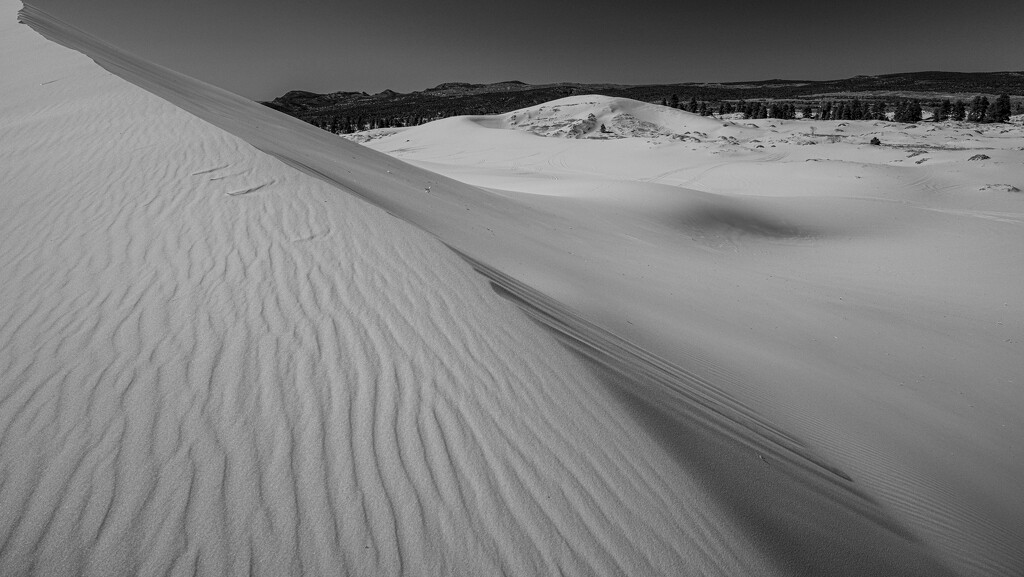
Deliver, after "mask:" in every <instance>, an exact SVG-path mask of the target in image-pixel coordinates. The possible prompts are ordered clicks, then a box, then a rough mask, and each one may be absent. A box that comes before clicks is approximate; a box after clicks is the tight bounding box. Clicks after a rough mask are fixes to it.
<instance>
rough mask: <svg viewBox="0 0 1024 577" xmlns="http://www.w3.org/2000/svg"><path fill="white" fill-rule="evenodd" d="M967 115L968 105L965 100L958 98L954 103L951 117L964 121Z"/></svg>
mask: <svg viewBox="0 0 1024 577" xmlns="http://www.w3.org/2000/svg"><path fill="white" fill-rule="evenodd" d="M966 117H967V105H966V104H964V101H963V100H957V101H956V102H954V103H953V114H952V116H951V118H952V119H953V120H956V121H962V120H963V119H964V118H966Z"/></svg>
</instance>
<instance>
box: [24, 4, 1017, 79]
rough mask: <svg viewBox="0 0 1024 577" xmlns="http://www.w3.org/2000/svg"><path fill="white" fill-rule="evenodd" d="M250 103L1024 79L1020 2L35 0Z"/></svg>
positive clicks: (86, 26) (117, 42)
mask: <svg viewBox="0 0 1024 577" xmlns="http://www.w3.org/2000/svg"><path fill="white" fill-rule="evenodd" d="M30 1H31V3H32V4H33V5H35V6H37V7H39V8H43V9H45V10H48V11H49V12H51V13H52V14H54V15H56V16H58V17H60V18H63V19H64V20H67V21H68V22H70V23H72V24H75V25H77V26H79V27H80V28H83V29H85V30H87V31H89V32H92V33H94V34H96V35H98V36H101V37H103V38H105V39H107V40H108V41H110V42H111V43H113V44H116V45H119V46H121V47H123V48H126V49H129V50H131V51H133V52H136V53H138V54H140V55H142V56H144V57H146V58H149V59H151V60H154V61H156V62H158V63H160V64H164V65H166V66H169V67H171V68H174V69H176V70H179V71H181V72H184V73H186V74H190V75H192V76H195V77H197V78H200V79H202V80H205V81H207V82H211V83H213V84H216V85H218V86H221V87H223V88H227V89H228V90H232V91H234V92H237V93H239V94H241V95H243V96H247V97H250V98H255V99H270V98H272V97H274V96H278V95H280V94H283V93H284V92H286V91H288V90H293V89H298V90H310V91H314V92H331V91H335V90H354V91H367V92H378V91H381V90H384V89H385V88H390V89H393V90H398V91H401V92H408V91H411V90H421V89H423V88H428V87H431V86H435V85H437V84H440V83H441V82H498V81H502V80H522V81H524V82H529V83H533V84H536V83H545V82H559V81H570V82H617V83H624V84H648V83H661V82H705V81H707V82H711V81H732V80H763V79H769V78H787V79H810V80H823V79H832V78H845V77H849V76H853V75H856V74H887V73H891V72H911V71H920V70H948V71H996V70H1024V50H1022V49H1021V45H1020V40H1021V38H1022V37H1024V9H1022V7H1021V6H1020V0H990V1H987V2H984V3H977V4H971V3H961V4H959V5H958V7H957V8H952V7H950V4H948V3H943V2H935V1H934V0H909V1H899V0H892V1H889V2H881V1H878V0H864V1H856V0H845V1H842V2H840V1H835V0H817V1H809V0H798V1H795V2H788V3H784V4H783V3H780V2H770V1H764V0H761V1H752V0H734V1H728V0H726V1H724V2H709V1H704V2H687V1H681V0H676V1H671V2H670V1H658V0H655V1H652V0H639V1H637V0H634V1H627V0H619V1H608V0H598V1H594V2H575V3H569V2H564V1H560V0H547V1H545V0H520V1H517V2H509V1H505V2H495V1H493V0H477V1H475V2H467V1H464V0H430V1H420V2H415V1H408V0H404V1H399V0H362V1H348V0H346V1H327V0H291V1H285V0H275V1H271V0H202V1H200V0H30Z"/></svg>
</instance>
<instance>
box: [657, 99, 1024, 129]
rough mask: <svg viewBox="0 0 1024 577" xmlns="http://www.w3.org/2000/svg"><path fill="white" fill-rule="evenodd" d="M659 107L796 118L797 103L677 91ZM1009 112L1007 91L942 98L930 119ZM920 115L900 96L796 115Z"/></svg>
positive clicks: (824, 105)
mask: <svg viewBox="0 0 1024 577" xmlns="http://www.w3.org/2000/svg"><path fill="white" fill-rule="evenodd" d="M661 104H662V106H669V107H671V108H677V109H680V110H685V111H687V112H692V113H695V114H700V115H701V116H710V115H712V114H718V115H719V116H721V115H724V114H733V113H742V114H743V118H754V119H757V118H777V119H780V120H789V119H794V118H797V110H798V108H797V105H796V104H793V103H789V102H765V101H763V100H762V101H757V102H747V101H744V100H740V101H739V102H737V103H733V102H729V101H723V102H718V103H712V102H705V101H698V100H697V97H696V96H691V97H690V100H689V102H682V101H681V100H680V99H679V95H678V94H673V95H672V96H671V97H668V98H662V99H661ZM1016 111H1017V113H1018V114H1020V113H1024V103H1021V102H1018V103H1017V108H1016ZM1012 114H1013V106H1012V103H1011V101H1010V96H1009V95H1008V94H1005V93H1004V94H1000V95H999V96H998V97H997V98H996V99H995V101H994V102H989V100H988V97H987V96H975V97H974V98H973V99H972V100H971V101H970V102H964V101H963V100H956V101H955V102H954V101H950V100H949V99H945V100H943V101H941V102H940V103H938V104H937V105H936V106H935V107H934V108H933V109H932V118H931V120H933V121H935V122H942V121H944V120H958V121H964V120H966V121H968V122H1007V121H1009V120H1010V116H1011V115H1012ZM923 116H924V109H923V107H922V105H921V101H920V100H917V99H902V100H897V101H896V102H895V103H892V105H891V108H890V104H889V103H887V102H885V101H883V100H878V101H875V102H866V101H861V100H860V99H859V98H852V99H850V100H845V101H825V102H821V103H820V104H819V105H818V106H816V107H813V106H811V105H810V104H804V105H803V106H802V108H800V117H802V118H812V119H815V120H892V121H894V122H904V123H915V122H921V120H922V117H923Z"/></svg>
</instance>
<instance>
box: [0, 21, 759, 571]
mask: <svg viewBox="0 0 1024 577" xmlns="http://www.w3.org/2000/svg"><path fill="white" fill-rule="evenodd" d="M15 10H16V6H15V5H14V3H13V2H9V1H4V2H3V10H2V12H3V18H2V22H3V23H2V27H0V59H2V60H0V71H2V72H0V83H2V84H0V94H2V95H3V98H2V101H0V133H2V134H3V139H2V142H0V182H2V183H3V184H2V189H0V194H2V197H0V206H2V207H3V209H2V211H0V238H2V239H3V241H2V242H3V245H2V251H0V271H2V272H0V511H2V512H3V513H2V515H0V574H3V575H30V574H34V575H73V574H87V575H118V574H123V575H163V574H171V575H191V574H203V575H226V574H234V575H241V574H262V575H287V574H292V575H300V574H306V575H316V574H332V575H336V574H342V573H349V574H353V575H387V574H411V575H416V574H421V575H439V574H464V575H494V574H499V573H502V572H504V573H509V574H521V575H531V574H553V573H556V572H558V571H562V572H564V573H567V574H623V573H625V574H659V573H660V574H695V573H719V574H723V575H736V574H752V573H761V572H767V573H772V572H775V571H777V568H776V567H775V566H774V565H773V563H774V562H773V561H772V559H771V557H770V556H769V555H767V553H766V552H765V551H763V550H762V549H761V548H759V547H757V546H755V545H754V544H753V543H751V542H750V540H749V538H748V537H747V536H746V534H745V532H743V531H742V530H741V527H740V525H739V524H738V523H737V522H736V521H734V520H732V518H733V516H732V515H730V514H728V512H726V511H724V510H723V507H722V506H721V505H718V504H717V503H716V502H715V500H714V499H712V498H711V496H709V492H708V491H707V490H706V488H703V487H702V486H701V485H702V483H701V482H700V481H699V479H697V478H696V476H695V475H694V474H692V473H690V472H688V471H687V470H686V469H685V468H683V467H682V466H681V465H680V464H679V463H678V462H677V460H676V459H674V458H673V456H672V455H671V454H670V453H669V452H668V451H666V450H664V449H663V448H661V446H660V445H659V444H658V443H657V442H656V441H655V439H654V438H653V437H652V435H651V434H650V433H649V432H647V431H646V430H645V429H644V428H642V427H641V426H640V425H639V424H638V422H637V420H636V419H634V418H633V417H632V416H631V415H630V414H629V413H628V412H627V411H626V410H625V409H624V408H622V407H621V406H619V403H618V402H617V400H616V399H615V398H614V397H613V396H612V395H611V394H610V393H609V392H608V391H607V389H606V388H605V387H604V386H603V385H601V384H600V383H599V382H598V379H597V375H596V374H595V373H594V372H593V371H592V370H591V369H589V368H587V367H586V366H584V365H583V364H582V363H581V362H580V361H578V360H576V359H574V358H572V357H571V356H569V355H568V354H567V352H566V351H565V350H564V349H562V348H561V347H560V346H559V345H557V343H556V342H555V341H554V339H553V338H552V337H551V336H549V335H548V334H546V333H545V332H542V331H541V329H539V328H538V327H537V326H536V325H534V324H533V323H531V322H529V321H528V320H527V319H525V317H523V316H522V315H521V314H520V313H518V312H517V311H516V310H515V309H514V307H513V306H512V305H511V304H509V303H508V302H506V301H504V300H502V299H500V298H499V297H498V296H497V295H495V294H494V293H493V291H492V290H491V289H490V287H489V286H488V285H487V283H486V282H485V281H484V280H483V279H482V278H481V277H479V276H477V275H475V274H474V273H473V272H472V270H471V269H470V268H469V267H468V266H466V264H465V263H463V262H462V261H461V260H459V259H458V258H457V257H456V256H455V255H453V254H451V253H450V252H449V251H448V250H447V249H445V248H444V247H443V245H441V244H440V243H439V242H437V241H436V240H434V239H432V238H430V237H428V236H426V235H424V234H423V233H420V232H418V231H415V230H413V229H412V228H411V227H410V226H408V225H405V224H403V223H401V222H399V221H397V220H396V219H394V218H392V217H389V216H387V215H386V214H385V213H384V212H383V211H380V210H378V209H374V208H372V207H369V206H368V205H366V204H365V203H362V202H359V201H358V200H356V199H354V198H352V197H351V196H350V195H348V194H345V193H342V192H340V191H338V190H336V189H334V188H332V187H329V186H327V185H326V184H324V183H322V182H320V181H317V180H314V179H312V178H310V177H308V176H305V175H303V174H301V173H299V172H297V171H295V170H293V169H291V168H288V167H286V166H285V165H283V164H282V163H281V162H279V161H277V160H275V159H272V158H270V157H268V156H266V155H264V154H262V153H259V152H257V151H256V150H255V149H253V148H252V147H250V146H249V145H247V144H245V143H244V142H242V141H241V140H239V139H237V138H235V137H232V136H230V135H228V134H226V133H224V132H222V131H221V130H219V129H216V128H214V127H212V126H211V125H209V124H207V123H205V122H203V121H201V120H199V119H197V118H195V117H193V116H191V115H189V114H187V113H184V112H182V111H180V110H179V109H177V108H175V107H174V106H172V105H170V104H167V103H166V102H164V101H162V100H160V99H158V98H156V97H154V96H151V95H149V94H148V93H146V92H144V91H142V90H140V89H138V88H136V87H134V86H131V85H129V84H128V83H126V82H124V81H122V80H121V79H119V78H117V77H115V76H112V75H111V74H109V73H107V72H105V71H103V70H102V69H100V68H99V67H98V66H96V65H95V64H93V63H92V62H91V61H89V60H88V59H87V58H85V57H83V56H81V55H78V54H75V53H73V52H71V51H68V50H66V49H64V48H62V47H59V46H57V45H55V44H51V43H49V42H46V41H45V40H44V39H43V38H41V37H40V36H38V35H37V34H35V33H34V32H32V31H31V30H30V29H29V28H28V27H27V26H18V25H16V24H15V14H14V12H15Z"/></svg>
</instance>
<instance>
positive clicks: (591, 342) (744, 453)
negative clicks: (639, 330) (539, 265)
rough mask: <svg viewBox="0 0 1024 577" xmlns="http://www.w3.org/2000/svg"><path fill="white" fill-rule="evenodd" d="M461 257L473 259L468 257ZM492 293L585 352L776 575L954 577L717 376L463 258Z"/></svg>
mask: <svg viewBox="0 0 1024 577" xmlns="http://www.w3.org/2000/svg"><path fill="white" fill-rule="evenodd" d="M463 257H464V258H467V257H465V255H463ZM467 261H469V262H470V264H471V265H473V266H474V268H476V269H477V271H478V272H481V274H484V276H486V277H488V278H489V280H491V285H492V288H493V289H494V290H495V292H497V293H498V294H499V295H501V296H502V297H504V298H506V299H508V300H511V301H512V302H514V303H515V304H516V305H518V306H519V307H520V308H521V309H522V310H523V311H524V312H525V313H526V314H527V315H528V316H530V317H531V318H533V319H534V320H535V321H536V322H538V323H539V324H540V325H542V326H544V327H545V328H546V329H548V330H550V331H552V332H553V333H554V334H555V336H556V337H557V338H558V339H559V340H560V341H561V342H562V343H563V344H564V345H565V346H566V347H567V348H568V349H570V350H571V351H573V352H574V353H575V354H578V355H580V356H581V357H582V358H583V359H584V361H585V362H586V363H587V364H588V366H590V367H591V368H592V370H593V371H594V373H595V374H596V375H597V376H598V377H599V381H600V382H602V383H604V384H605V385H606V386H607V387H608V389H609V390H610V391H611V392H612V393H613V394H614V395H615V396H616V397H617V398H618V399H619V400H620V401H621V403H622V406H623V407H624V408H626V409H627V410H628V411H629V412H630V414H631V415H632V416H633V417H634V418H635V419H637V421H638V422H639V423H640V424H642V425H643V427H644V428H645V429H646V430H647V431H648V432H649V433H650V434H651V436H652V438H653V439H654V440H655V442H657V443H659V444H660V445H661V446H662V447H663V448H664V449H665V450H666V451H667V452H668V453H669V454H670V455H671V456H672V457H673V458H674V459H675V460H676V461H677V463H678V464H679V466H681V467H682V468H683V469H685V470H686V471H687V472H688V473H689V474H692V475H694V476H695V477H696V478H697V479H698V480H699V481H700V484H701V485H702V486H703V487H704V489H705V490H706V491H707V493H708V494H709V495H710V496H711V497H712V498H713V499H714V501H715V502H716V503H718V504H719V506H720V507H721V508H722V510H724V511H726V512H727V514H729V515H730V516H731V519H730V521H731V522H732V523H734V524H736V525H737V526H739V527H741V528H742V529H743V531H744V533H745V535H746V536H747V537H748V538H749V539H750V540H751V542H752V543H754V544H755V546H757V547H759V548H760V550H761V551H762V552H763V553H764V555H765V557H766V558H767V559H769V560H770V562H771V563H773V564H774V565H775V567H777V569H778V571H779V573H781V574H790V575H849V576H861V575H920V576H922V577H924V576H931V577H934V576H942V575H954V574H955V572H954V571H952V570H951V569H950V568H949V567H947V566H945V565H944V564H943V563H942V562H941V561H940V560H939V559H938V558H937V556H936V555H935V553H934V552H933V551H931V550H930V549H929V547H928V546H927V545H925V544H924V543H922V542H921V541H919V540H918V539H917V538H916V537H915V536H914V535H913V534H912V533H911V532H910V531H909V530H908V529H907V528H906V527H904V526H903V525H902V524H901V523H899V522H898V521H897V520H896V519H895V518H894V517H893V516H892V515H890V514H889V513H888V512H887V511H886V510H885V509H883V508H882V507H881V506H880V505H879V504H878V503H877V502H876V501H875V500H874V499H872V498H871V497H870V496H869V495H868V494H867V493H865V492H864V491H863V490H862V489H861V488H860V487H858V485H857V484H856V480H855V479H852V478H851V477H850V476H849V475H847V474H846V473H845V472H844V471H842V470H840V469H839V468H838V467H835V466H834V465H833V464H831V463H829V462H828V460H827V459H824V458H822V457H821V456H820V455H817V454H816V452H815V451H814V449H813V448H811V447H808V446H807V445H805V444H804V443H802V442H801V441H800V440H799V439H796V438H794V437H792V436H790V435H788V434H787V433H785V432H784V431H781V430H779V429H777V428H775V427H774V426H773V425H772V424H771V423H769V422H767V421H766V420H764V419H763V418H761V417H760V415H758V414H757V412H756V410H752V409H751V408H749V407H745V406H743V405H742V404H740V403H738V402H737V401H735V400H733V399H731V398H730V397H729V395H728V393H727V391H725V390H724V389H720V388H718V387H716V385H715V383H714V382H713V380H708V379H703V378H702V377H700V376H699V375H697V374H695V373H693V372H690V371H687V370H686V369H685V368H682V367H677V366H675V365H673V364H672V363H670V362H668V361H666V360H664V359H659V358H657V357H655V356H653V355H651V354H650V353H647V352H646V351H643V350H642V349H639V348H638V347H636V346H635V345H631V344H630V343H628V342H626V341H623V340H622V339H620V338H619V337H616V336H615V335H612V334H611V333H607V331H603V329H601V328H600V327H596V326H595V325H593V324H592V323H589V322H588V321H586V320H584V319H583V318H582V317H580V316H579V315H577V314H576V313H574V312H573V311H572V310H570V309H568V308H567V307H565V306H564V305H561V303H558V302H557V301H555V300H553V299H550V298H548V297H546V296H545V295H543V294H541V293H539V292H537V291H534V290H532V289H531V288H529V287H527V286H525V285H523V284H521V283H519V282H518V281H516V280H515V279H511V278H509V277H507V276H505V275H503V274H502V273H500V272H498V271H493V270H490V269H488V267H486V265H482V264H480V263H478V262H476V261H474V260H472V259H470V258H467Z"/></svg>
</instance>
